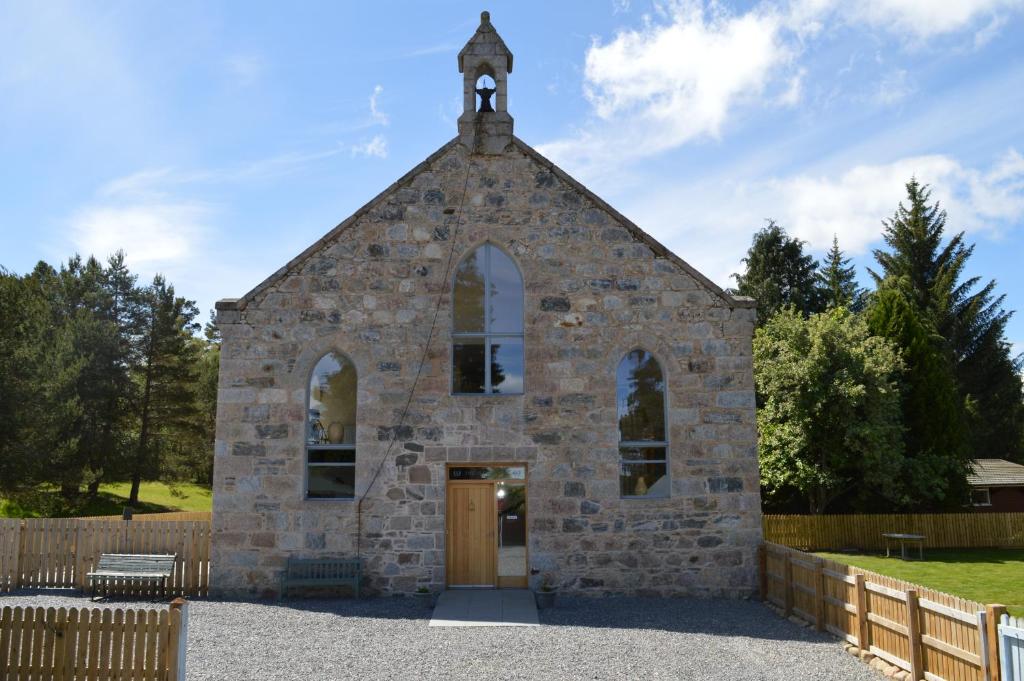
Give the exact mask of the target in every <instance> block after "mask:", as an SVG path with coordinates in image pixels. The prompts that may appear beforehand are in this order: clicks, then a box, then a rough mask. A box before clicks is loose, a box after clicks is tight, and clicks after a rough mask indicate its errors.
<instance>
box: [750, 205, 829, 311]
mask: <svg viewBox="0 0 1024 681" xmlns="http://www.w3.org/2000/svg"><path fill="white" fill-rule="evenodd" d="M743 262H744V263H746V266H747V268H746V272H744V273H743V274H734V275H732V276H733V277H734V278H735V279H736V289H735V292H736V293H737V294H739V295H742V296H750V297H752V298H754V300H756V301H757V319H758V325H759V326H760V325H763V324H765V323H766V322H767V321H768V320H769V319H770V318H771V317H772V315H774V314H775V313H776V312H777V311H779V310H781V309H782V308H784V307H787V306H789V305H792V306H794V307H796V309H797V310H799V311H800V312H801V313H803V314H804V316H807V315H808V314H811V313H813V312H819V311H820V310H821V309H823V306H822V301H821V295H820V292H819V289H818V284H817V270H818V263H817V262H815V260H814V258H813V257H812V256H810V255H807V254H805V253H804V242H803V241H800V240H799V239H796V238H790V237H789V236H788V235H787V234H786V230H785V229H783V228H782V227H780V226H779V225H778V224H776V223H775V221H774V220H768V225H767V226H766V227H765V228H764V229H762V230H761V231H759V232H758V233H757V234H755V235H754V239H753V243H752V244H751V246H750V249H749V250H748V251H747V257H746V258H744V259H743Z"/></svg>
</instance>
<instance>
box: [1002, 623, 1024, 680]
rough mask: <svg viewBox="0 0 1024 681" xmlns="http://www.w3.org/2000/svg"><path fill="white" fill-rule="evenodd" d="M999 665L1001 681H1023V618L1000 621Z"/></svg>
mask: <svg viewBox="0 0 1024 681" xmlns="http://www.w3.org/2000/svg"><path fill="white" fill-rule="evenodd" d="M999 664H1000V666H1001V667H1002V674H1003V675H1002V681H1024V617H1010V616H1009V615H1003V616H1002V618H1001V619H1000V621H999Z"/></svg>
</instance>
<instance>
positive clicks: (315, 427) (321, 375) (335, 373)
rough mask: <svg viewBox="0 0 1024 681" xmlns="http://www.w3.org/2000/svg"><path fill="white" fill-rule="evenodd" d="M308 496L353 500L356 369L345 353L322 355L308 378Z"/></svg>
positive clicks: (309, 497)
mask: <svg viewBox="0 0 1024 681" xmlns="http://www.w3.org/2000/svg"><path fill="white" fill-rule="evenodd" d="M306 413H307V421H306V423H307V427H306V498H308V499H352V498H354V497H355V492H356V368H355V365H353V364H352V362H351V360H349V359H348V358H347V357H345V356H344V355H339V354H335V353H328V354H326V355H324V356H323V357H321V358H320V361H319V362H317V363H316V368H314V369H313V375H312V376H311V377H310V379H309V403H308V405H307V412H306Z"/></svg>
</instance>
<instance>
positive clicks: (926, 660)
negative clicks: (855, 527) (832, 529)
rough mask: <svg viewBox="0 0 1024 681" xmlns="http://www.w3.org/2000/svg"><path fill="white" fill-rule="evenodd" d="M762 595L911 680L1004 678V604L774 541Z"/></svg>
mask: <svg viewBox="0 0 1024 681" xmlns="http://www.w3.org/2000/svg"><path fill="white" fill-rule="evenodd" d="M761 596H762V598H763V599H764V600H766V601H769V602H771V603H774V604H775V605H776V606H778V607H779V608H781V609H782V611H783V614H784V615H786V616H787V617H789V616H794V615H795V616H796V617H798V618H799V619H802V620H804V621H806V622H808V623H811V624H814V625H815V626H816V628H817V629H818V630H819V631H827V632H830V633H832V634H834V635H835V636H838V637H839V638H841V639H843V640H845V641H848V642H849V643H851V644H853V645H855V646H857V647H858V648H860V649H861V650H865V651H867V652H869V653H871V654H872V655H875V656H876V657H879V658H881V659H882V660H884V661H886V662H888V663H889V664H891V665H894V666H896V667H899V668H901V669H904V670H906V671H908V672H910V673H911V678H912V679H915V680H917V679H926V680H927V681H943V680H948V681H987V680H990V679H991V680H994V679H998V678H999V672H998V670H999V654H998V650H997V646H996V645H995V641H996V640H997V634H996V626H997V623H998V622H999V618H1000V616H1001V615H1003V614H1004V613H1005V609H1004V608H1003V607H1002V606H994V605H988V606H986V605H984V604H982V603H978V602H975V601H969V600H966V599H963V598H958V597H956V596H951V595H949V594H945V593H942V592H940V591H933V590H932V589H928V588H926V587H922V586H918V585H916V584H911V583H909V582H904V581H902V580H899V579H893V578H892V577H886V576H885V575H880V574H877V573H874V572H868V571H866V570H861V569H860V568H856V567H853V566H851V565H845V564H843V563H837V562H834V561H830V560H825V559H823V558H820V557H818V556H813V555H809V554H806V553H803V552H800V551H797V550H795V549H791V548H788V547H785V546H780V545H778V544H771V543H767V544H765V545H764V547H763V549H762V551H761ZM989 641H991V642H993V644H992V645H988V643H987V642H989Z"/></svg>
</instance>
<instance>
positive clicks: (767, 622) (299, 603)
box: [219, 596, 834, 642]
mask: <svg viewBox="0 0 1024 681" xmlns="http://www.w3.org/2000/svg"><path fill="white" fill-rule="evenodd" d="M219 602H227V601H219ZM239 602H245V603H253V604H257V605H260V606H263V607H266V608H271V609H273V608H280V609H284V610H289V611H292V613H291V614H295V613H297V612H303V611H305V612H311V613H312V612H315V613H328V614H334V615H337V616H339V617H370V618H379V619H404V620H423V622H424V624H426V623H427V622H428V621H429V620H430V616H431V613H432V611H433V610H432V608H429V607H424V606H423V605H421V604H420V603H417V602H413V601H412V599H410V598H403V597H390V598H365V599H360V600H358V601H356V600H353V599H309V600H303V599H289V600H283V601H270V600H267V601H239ZM539 614H540V623H541V624H542V625H547V626H555V627H582V628H601V629H647V630H652V631H653V630H658V631H666V632H676V633H697V634H706V635H712V636H716V635H717V636H745V637H748V638H757V639H766V640H777V641H793V640H801V641H828V642H834V639H832V638H831V637H829V636H826V635H824V634H819V633H817V632H815V631H812V630H809V629H805V628H803V627H799V626H797V625H795V624H793V623H792V622H789V621H787V620H785V619H783V618H781V617H779V616H778V615H776V614H775V613H774V612H772V611H771V610H769V609H768V608H767V607H765V606H764V605H762V604H761V603H759V602H757V601H740V600H728V599H697V598H633V597H622V596H608V597H603V598H585V597H583V598H581V597H564V596H560V597H559V599H558V603H557V605H556V606H555V607H554V608H552V609H548V610H541V611H540V613H539Z"/></svg>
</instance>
